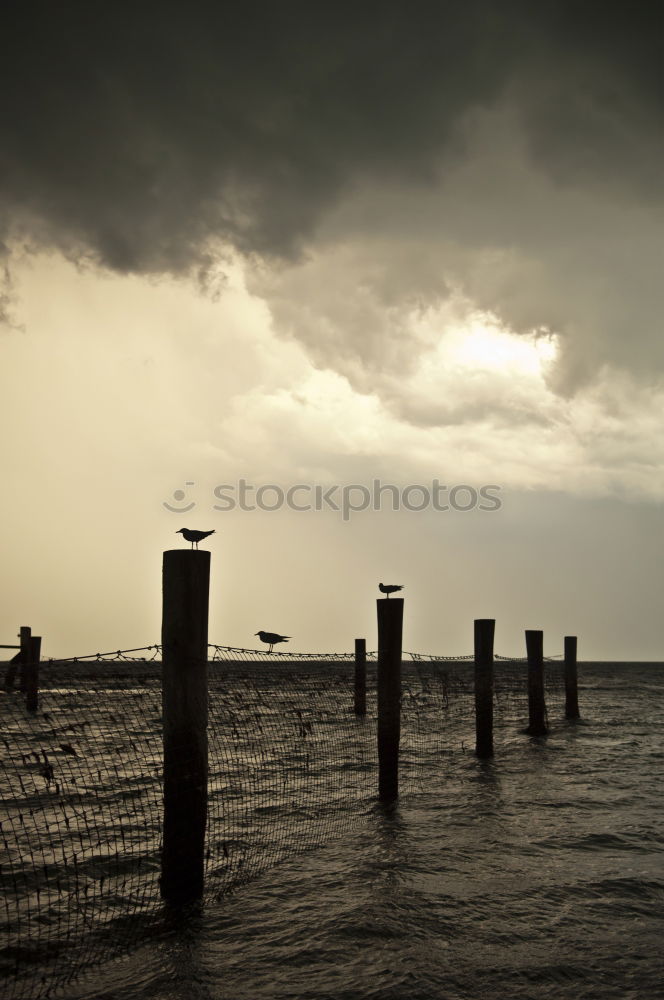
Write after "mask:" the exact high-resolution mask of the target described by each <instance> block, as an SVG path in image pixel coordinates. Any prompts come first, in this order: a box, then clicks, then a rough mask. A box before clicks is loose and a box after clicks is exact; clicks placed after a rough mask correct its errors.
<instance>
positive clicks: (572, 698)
mask: <svg viewBox="0 0 664 1000" xmlns="http://www.w3.org/2000/svg"><path fill="white" fill-rule="evenodd" d="M565 718H566V719H578V718H579V695H578V690H577V668H576V636H575V635H566V636H565Z"/></svg>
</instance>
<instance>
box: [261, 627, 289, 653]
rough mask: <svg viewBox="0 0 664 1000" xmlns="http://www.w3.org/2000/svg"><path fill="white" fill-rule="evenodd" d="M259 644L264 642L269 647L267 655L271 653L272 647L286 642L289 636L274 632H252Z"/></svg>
mask: <svg viewBox="0 0 664 1000" xmlns="http://www.w3.org/2000/svg"><path fill="white" fill-rule="evenodd" d="M254 635H257V636H258V638H259V639H260V641H261V642H266V643H267V644H268V645H269V647H270V648H269V649H268V653H271V652H272V647H273V646H274V645H275V644H276V643H278V642H288V640H289V639H290V638H291V636H290V635H278V634H277V633H276V632H254Z"/></svg>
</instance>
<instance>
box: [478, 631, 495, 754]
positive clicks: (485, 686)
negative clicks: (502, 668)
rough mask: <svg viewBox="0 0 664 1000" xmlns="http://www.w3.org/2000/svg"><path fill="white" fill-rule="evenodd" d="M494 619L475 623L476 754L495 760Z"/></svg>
mask: <svg viewBox="0 0 664 1000" xmlns="http://www.w3.org/2000/svg"><path fill="white" fill-rule="evenodd" d="M495 628H496V622H495V619H493V618H478V619H476V621H475V636H474V640H475V753H476V754H477V756H478V757H491V756H493V639H494V632H495Z"/></svg>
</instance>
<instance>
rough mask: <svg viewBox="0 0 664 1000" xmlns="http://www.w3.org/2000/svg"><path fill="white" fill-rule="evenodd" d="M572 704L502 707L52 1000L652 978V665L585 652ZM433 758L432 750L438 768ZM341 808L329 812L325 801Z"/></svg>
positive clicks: (600, 983)
mask: <svg viewBox="0 0 664 1000" xmlns="http://www.w3.org/2000/svg"><path fill="white" fill-rule="evenodd" d="M580 669H581V675H582V681H581V684H580V709H581V713H582V719H581V720H579V721H578V722H565V721H564V720H563V719H561V718H560V717H559V716H560V713H559V712H558V716H557V717H555V716H553V713H550V723H551V731H550V733H549V735H548V736H547V737H546V738H543V739H541V740H535V739H531V738H528V737H527V736H526V735H524V733H523V732H522V731H521V728H520V727H519V726H517V725H514V724H512V723H509V724H506V725H504V726H500V727H499V728H498V731H497V733H496V753H495V757H494V759H493V760H492V761H491V762H489V763H487V762H480V761H478V760H477V759H476V758H475V757H474V755H473V753H472V727H471V725H470V723H471V722H472V720H469V718H465V719H459V720H458V723H457V724H458V725H459V726H460V727H461V730H462V731H460V732H459V734H458V737H459V738H458V740H457V743H456V745H457V746H458V748H459V749H458V752H456V753H454V754H448V755H447V756H446V757H445V760H444V762H441V766H440V767H437V766H436V763H435V761H433V762H431V763H430V764H429V765H428V773H427V780H426V782H425V783H424V785H423V786H421V787H420V789H419V790H418V791H415V792H411V793H409V794H406V795H404V796H403V797H402V798H401V799H400V801H399V802H398V804H397V805H396V806H395V807H391V808H386V807H381V806H380V805H379V803H378V802H377V801H376V800H375V799H374V798H373V797H372V796H371V795H367V796H366V797H365V798H364V799H360V800H358V801H357V802H355V803H354V804H352V806H347V809H348V810H349V813H352V815H350V814H349V815H348V816H346V817H345V820H346V822H345V823H344V822H340V824H339V829H340V831H343V832H340V833H339V835H338V836H336V837H334V838H333V839H332V840H331V841H330V842H329V843H328V844H327V845H326V846H324V847H321V848H319V849H316V850H311V851H309V852H307V853H304V854H302V855H300V856H297V857H293V858H290V859H289V860H285V861H283V862H282V863H281V864H278V865H276V866H274V867H271V868H270V869H269V870H267V871H265V872H263V873H262V874H261V875H260V876H259V877H256V878H255V879H254V880H253V881H249V882H248V883H247V884H245V885H242V886H240V887H238V888H236V889H235V890H234V891H233V892H231V893H230V894H228V895H225V896H223V897H221V898H220V899H218V900H216V901H213V902H208V903H206V904H205V906H203V907H202V908H201V909H200V910H199V911H197V912H196V913H193V914H190V915H188V917H187V919H185V920H182V921H180V922H177V921H176V922H174V923H173V924H172V925H171V926H170V927H168V928H167V929H164V930H163V932H162V933H160V934H158V935H150V936H149V937H146V939H145V943H143V944H140V945H139V946H138V947H136V948H135V949H133V950H132V951H131V952H130V953H129V954H127V956H126V957H125V958H123V959H120V960H117V961H113V962H110V963H108V964H107V965H106V966H103V967H101V968H98V969H95V970H94V971H93V972H92V973H88V974H87V975H86V976H85V977H83V978H81V979H79V980H78V982H77V984H74V985H72V986H69V987H68V988H67V990H65V991H64V992H63V993H60V994H59V995H61V996H63V997H66V998H68V1000H213V998H214V1000H261V998H265V1000H282V998H283V1000H285V998H297V1000H370V998H376V1000H379V998H380V1000H432V998H445V1000H457V998H459V1000H460V998H464V1000H466V998H478V1000H479V998H481V1000H520V998H524V1000H525V998H543V1000H554V998H555V1000H570V998H574V1000H582V998H597V1000H611V998H616V1000H618V998H619V1000H630V998H644V1000H655V998H658V997H662V996H664V962H663V960H662V958H661V941H662V937H663V934H664V853H663V852H664V809H663V799H662V793H663V792H664V766H663V765H664V665H659V664H644V663H634V664H592V665H589V664H582V665H581V668H580ZM443 764H444V766H443ZM341 819H343V818H341Z"/></svg>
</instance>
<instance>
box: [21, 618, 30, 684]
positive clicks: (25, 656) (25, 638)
mask: <svg viewBox="0 0 664 1000" xmlns="http://www.w3.org/2000/svg"><path fill="white" fill-rule="evenodd" d="M31 636H32V629H31V628H30V626H29V625H21V628H20V639H19V642H20V644H21V658H20V660H19V664H20V669H19V675H18V687H19V691H21V692H22V693H23V694H25V692H26V691H27V689H28V685H27V680H26V670H27V666H28V663H29V662H30V637H31Z"/></svg>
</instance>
